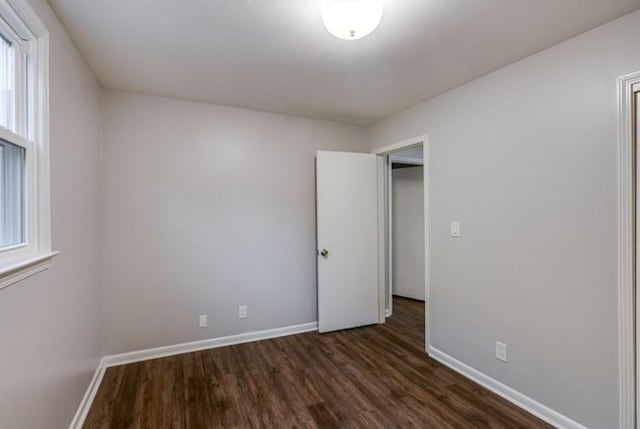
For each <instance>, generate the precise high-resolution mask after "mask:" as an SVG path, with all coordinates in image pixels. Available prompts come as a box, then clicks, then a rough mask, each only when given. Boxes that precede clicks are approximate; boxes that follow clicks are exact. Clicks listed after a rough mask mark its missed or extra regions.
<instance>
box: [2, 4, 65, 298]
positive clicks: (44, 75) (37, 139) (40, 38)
mask: <svg viewBox="0 0 640 429" xmlns="http://www.w3.org/2000/svg"><path fill="white" fill-rule="evenodd" d="M0 13H1V14H2V17H3V18H4V19H5V22H9V23H10V24H11V26H12V28H13V29H14V30H15V31H17V32H19V33H21V34H20V36H21V38H24V39H25V40H24V43H23V44H22V45H21V46H23V48H24V49H25V53H27V52H28V53H29V55H30V56H29V62H30V64H31V68H30V69H29V76H28V78H27V79H28V82H27V84H28V86H29V88H30V89H31V91H30V99H29V100H26V99H24V97H22V98H21V99H20V100H19V103H18V106H17V108H18V109H20V110H23V109H22V107H23V105H24V104H25V103H28V104H29V105H31V106H33V108H32V109H29V111H28V112H27V117H26V118H22V119H21V120H20V121H19V123H18V124H16V125H17V128H18V132H19V133H22V134H24V136H22V137H20V136H18V135H17V133H14V132H11V131H9V130H4V129H2V130H0V137H1V138H3V139H6V140H7V141H9V142H15V143H17V144H19V145H20V146H23V147H26V148H27V159H26V163H27V165H26V174H25V181H26V187H25V189H26V200H25V204H26V212H27V214H26V222H25V224H26V242H25V243H24V246H18V247H16V248H14V249H11V250H8V249H5V251H3V252H1V253H2V254H1V255H0V289H2V288H3V287H6V286H8V285H10V284H13V283H16V282H18V281H20V280H23V279H25V278H27V277H30V276H32V275H34V274H36V273H38V272H40V271H43V270H44V269H46V268H48V266H49V263H50V261H51V259H52V257H53V256H55V255H56V254H57V252H52V248H51V201H50V174H49V172H50V166H49V32H48V30H47V28H46V26H45V25H44V24H43V23H42V21H41V20H40V18H39V17H38V15H37V14H36V13H35V12H34V11H33V9H32V8H31V5H30V4H29V2H28V1H27V0H0ZM25 110H26V109H25ZM27 123H29V124H31V126H29V127H28V129H27V127H26V124H27ZM45 259H46V260H47V262H43V261H44V260H45ZM35 260H37V261H40V262H37V263H34V262H33V261H35ZM34 264H35V265H34ZM16 267H18V268H16ZM17 269H24V272H17V271H16V270H17Z"/></svg>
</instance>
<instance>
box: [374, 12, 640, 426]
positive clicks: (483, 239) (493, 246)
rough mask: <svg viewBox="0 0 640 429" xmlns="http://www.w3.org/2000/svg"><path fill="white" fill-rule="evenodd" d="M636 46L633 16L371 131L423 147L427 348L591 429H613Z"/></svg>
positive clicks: (639, 31)
mask: <svg viewBox="0 0 640 429" xmlns="http://www.w3.org/2000/svg"><path fill="white" fill-rule="evenodd" d="M639 40H640V12H635V13H633V14H630V15H627V16H625V17H623V18H620V19H618V20H616V21H614V22H612V23H609V24H607V25H605V26H602V27H600V28H597V29H595V30H593V31H591V32H589V33H586V34H583V35H581V36H579V37H577V38H575V39H572V40H570V41H567V42H565V43H562V44H560V45H558V46H556V47H553V48H551V49H548V50H546V51H543V52H540V53H538V54H536V55H534V56H532V57H529V58H527V59H525V60H522V61H520V62H518V63H515V64H513V65H511V66H509V67H506V68H504V69H502V70H500V71H497V72H494V73H492V74H489V75H487V76H485V77H483V78H481V79H478V80H476V81H474V82H471V83H469V84H467V85H464V86H462V87H460V88H458V89H455V90H453V91H450V92H448V93H446V94H443V95H442V96H439V97H436V98H434V99H431V100H429V101H426V102H424V103H422V104H420V105H418V106H416V107H414V108H412V109H410V110H408V111H405V112H403V113H400V114H398V115H396V116H394V117H392V118H389V119H388V120H385V121H383V122H380V123H378V124H375V125H374V126H373V127H372V128H371V130H370V131H371V139H372V142H373V145H374V146H381V145H385V144H390V143H393V142H396V141H400V140H403V139H406V138H409V137H412V136H417V135H420V134H424V133H428V134H429V135H430V142H431V153H430V162H431V164H430V180H431V186H430V190H431V201H430V204H431V234H432V235H431V257H432V260H431V289H430V293H431V296H430V299H431V300H432V304H431V314H430V323H431V344H432V345H433V346H435V347H437V348H438V349H440V350H442V351H444V352H445V353H448V354H449V355H451V356H453V357H455V358H457V359H459V360H461V361H463V362H465V363H466V364H468V365H471V366H472V367H474V368H476V369H478V370H480V371H482V372H484V373H486V374H488V375H490V376H492V377H494V378H496V379H498V380H500V381H502V382H504V383H506V384H508V385H509V386H511V387H513V388H515V389H517V390H519V391H521V392H522V393H524V394H526V395H528V396H530V397H532V398H534V399H536V400H538V401H540V402H542V403H543V404H545V405H547V406H549V407H551V408H553V409H555V410H557V411H559V412H561V413H563V414H565V415H567V416H569V417H571V418H573V419H575V420H577V421H578V422H580V423H582V424H585V425H587V426H589V427H591V428H614V427H617V412H618V408H617V407H618V400H617V396H618V392H617V376H618V373H617V371H618V368H617V362H618V357H617V328H616V323H617V308H616V219H617V217H616V216H617V215H616V78H617V77H618V76H620V75H623V74H626V73H630V72H633V71H636V70H640V45H639V44H638V41H639ZM451 220H458V221H460V222H461V230H462V237H461V238H459V239H451V238H450V237H449V235H448V232H449V226H448V222H449V221H451ZM496 340H500V341H503V342H505V343H507V344H508V346H509V354H510V361H509V363H508V364H506V365H505V364H502V363H500V362H498V361H496V360H495V357H494V356H495V341H496Z"/></svg>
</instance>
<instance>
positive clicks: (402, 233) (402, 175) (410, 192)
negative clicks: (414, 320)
mask: <svg viewBox="0 0 640 429" xmlns="http://www.w3.org/2000/svg"><path fill="white" fill-rule="evenodd" d="M420 155H421V154H420ZM421 157H422V156H420V158H421ZM422 172H423V167H422V166H414V167H409V168H396V169H394V170H392V175H393V178H392V181H391V183H392V187H391V189H392V191H391V195H392V197H391V203H392V213H393V216H392V231H393V234H392V236H393V237H392V238H393V240H392V241H393V242H392V252H391V255H392V258H393V263H392V266H393V269H392V274H393V282H392V289H393V294H394V295H398V296H403V297H406V298H412V299H419V300H423V301H424V299H425V289H424V178H423V173H422Z"/></svg>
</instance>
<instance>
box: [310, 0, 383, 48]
mask: <svg viewBox="0 0 640 429" xmlns="http://www.w3.org/2000/svg"><path fill="white" fill-rule="evenodd" d="M381 19H382V0H327V2H326V4H325V6H324V10H323V11H322V20H323V21H324V26H325V27H326V28H327V31H328V32H329V33H331V34H333V35H334V36H336V37H337V38H339V39H344V40H356V39H361V38H363V37H365V36H367V35H368V34H371V32H372V31H373V30H375V29H376V28H377V27H378V24H380V20H381Z"/></svg>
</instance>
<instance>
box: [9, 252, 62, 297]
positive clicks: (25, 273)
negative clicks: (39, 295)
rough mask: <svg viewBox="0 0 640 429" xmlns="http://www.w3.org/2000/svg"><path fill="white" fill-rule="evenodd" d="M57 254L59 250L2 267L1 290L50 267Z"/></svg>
mask: <svg viewBox="0 0 640 429" xmlns="http://www.w3.org/2000/svg"><path fill="white" fill-rule="evenodd" d="M56 255H58V252H49V253H45V254H42V255H38V256H35V257H33V258H29V259H22V260H20V261H19V262H17V263H14V264H11V265H5V266H2V267H0V290H2V289H4V288H6V287H7V286H11V285H12V284H14V283H17V282H19V281H21V280H24V279H26V278H29V277H31V276H33V275H35V274H37V273H39V272H41V271H44V270H46V269H48V268H49V267H50V266H51V260H52V259H53V258H54V257H55V256H56Z"/></svg>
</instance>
